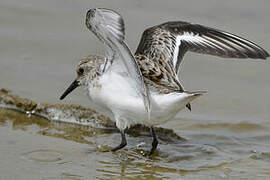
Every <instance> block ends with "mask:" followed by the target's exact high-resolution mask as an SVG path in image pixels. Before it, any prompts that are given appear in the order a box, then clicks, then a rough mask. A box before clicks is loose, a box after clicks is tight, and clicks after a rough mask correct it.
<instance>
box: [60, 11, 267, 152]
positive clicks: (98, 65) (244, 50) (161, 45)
mask: <svg viewBox="0 0 270 180" xmlns="http://www.w3.org/2000/svg"><path fill="white" fill-rule="evenodd" d="M85 23H86V26H87V28H88V29H89V30H90V31H92V32H93V33H94V34H95V35H96V36H97V37H98V38H99V40H100V41H102V42H103V43H104V44H105V46H106V50H107V54H106V57H103V56H89V57H87V58H85V59H83V60H81V61H80V63H79V64H78V66H77V78H76V80H75V81H74V82H73V83H72V84H71V85H70V86H69V88H68V89H67V90H66V91H65V92H64V94H63V95H62V96H61V97H60V99H64V98H65V97H66V95H67V94H69V93H70V92H71V91H72V90H74V89H75V88H76V87H78V86H84V87H86V88H87V92H88V95H89V98H90V102H91V105H92V106H93V107H94V108H95V109H96V110H97V111H98V112H100V113H103V114H104V115H106V116H108V117H110V118H111V120H113V121H115V122H116V126H117V128H118V129H119V130H120V132H121V136H122V141H121V144H120V145H118V146H116V147H115V148H113V149H112V151H116V150H118V149H121V148H123V147H124V146H126V144H127V142H126V137H125V131H126V130H127V129H128V128H130V127H131V126H132V125H135V124H143V125H145V126H148V127H150V130H151V134H152V136H153V142H152V149H151V151H150V154H153V152H154V151H155V149H156V148H157V145H158V140H157V137H156V134H155V131H154V126H155V125H160V124H162V123H165V122H166V121H168V120H170V119H172V118H174V117H175V115H176V113H178V112H179V111H180V110H181V109H183V108H185V107H187V108H189V109H190V108H191V107H190V104H189V103H190V102H191V101H193V100H194V99H195V98H197V97H199V96H200V95H202V94H203V93H204V91H197V92H190V91H185V90H184V88H183V86H181V84H180V82H179V78H178V74H179V70H180V64H181V62H182V59H183V57H184V54H185V53H186V52H187V51H191V52H197V53H203V54H210V55H215V56H219V57H224V58H253V59H266V58H267V57H269V54H268V53H267V52H266V51H265V50H264V49H263V48H261V47H260V46H258V45H256V44H254V43H253V42H250V41H248V40H246V39H243V38H241V37H239V36H236V35H233V34H231V33H228V32H225V31H221V30H217V29H214V28H209V27H206V26H202V25H198V24H191V23H188V22H181V21H175V22H167V23H164V24H161V25H157V26H154V27H151V28H148V29H146V30H145V31H144V33H143V35H142V37H141V41H140V43H139V46H138V48H137V50H136V53H135V55H134V56H133V54H132V53H131V51H130V50H129V48H128V46H127V45H126V43H125V42H124V37H125V26H124V21H123V19H122V17H121V16H120V15H119V14H118V13H117V12H115V11H113V10H109V9H104V8H96V9H90V10H89V11H88V12H87V14H86V22H85Z"/></svg>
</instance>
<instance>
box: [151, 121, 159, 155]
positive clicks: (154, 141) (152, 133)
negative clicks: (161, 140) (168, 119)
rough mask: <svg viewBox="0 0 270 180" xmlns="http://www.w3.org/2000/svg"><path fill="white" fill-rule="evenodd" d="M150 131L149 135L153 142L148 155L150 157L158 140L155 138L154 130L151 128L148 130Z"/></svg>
mask: <svg viewBox="0 0 270 180" xmlns="http://www.w3.org/2000/svg"><path fill="white" fill-rule="evenodd" d="M150 131H151V135H152V137H153V142H152V148H151V151H150V154H149V155H152V154H153V153H154V152H155V150H156V149H157V146H158V139H157V136H156V133H155V129H154V127H153V126H152V127H151V128H150Z"/></svg>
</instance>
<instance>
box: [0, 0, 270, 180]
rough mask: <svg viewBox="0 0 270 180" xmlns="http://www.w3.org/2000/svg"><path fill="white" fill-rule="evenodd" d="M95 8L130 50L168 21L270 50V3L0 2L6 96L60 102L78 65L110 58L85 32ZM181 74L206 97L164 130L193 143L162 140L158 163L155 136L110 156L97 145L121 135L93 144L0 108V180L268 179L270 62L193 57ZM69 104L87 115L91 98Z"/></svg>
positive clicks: (0, 77)
mask: <svg viewBox="0 0 270 180" xmlns="http://www.w3.org/2000/svg"><path fill="white" fill-rule="evenodd" d="M91 7H107V8H112V9H115V10H117V11H119V12H120V13H121V14H122V15H123V17H124V20H125V24H126V31H127V32H126V41H127V43H128V44H129V46H130V48H131V49H132V50H133V51H134V50H135V49H136V46H137V44H138V42H139V38H140V36H141V33H142V32H143V30H144V29H145V28H146V27H149V26H152V25H156V24H159V23H163V22H165V21H168V20H184V21H191V22H195V23H200V24H204V25H207V26H211V27H216V28H219V29H223V30H226V31H229V32H233V33H235V34H238V35H240V36H243V37H245V38H248V39H250V40H252V41H254V42H256V43H258V44H259V45H261V46H262V47H265V49H266V50H267V51H268V52H269V51H270V40H269V39H270V25H269V23H268V21H269V15H270V14H269V7H270V2H269V1H267V0H261V1H252V0H239V1H213V0H205V1H200V2H198V1H195V0H191V1H188V2H186V1H156V0H149V1H147V2H145V1H141V0H140V1H124V0H117V1H108V2H107V1H86V0H77V1H71V0H65V1H64V0H58V1H53V0H48V1H41V0H1V1H0V27H1V28H0V88H8V89H11V90H12V91H13V92H14V93H15V94H18V95H20V96H21V97H25V98H29V99H33V100H35V101H37V102H47V103H59V100H58V99H59V96H60V95H61V93H62V92H63V91H64V90H65V88H66V87H67V86H68V85H69V83H70V82H72V81H73V79H74V78H75V65H76V64H77V62H78V61H79V59H81V58H82V57H85V56H88V55H89V54H102V53H103V46H102V44H101V43H100V42H99V41H98V40H97V39H96V38H95V37H94V35H93V34H91V33H90V32H89V31H88V30H87V29H86V27H85V25H84V17H85V13H86V10H87V9H89V8H91ZM183 67H184V68H183V69H182V71H181V73H180V79H181V82H182V83H183V85H184V87H185V88H186V89H187V90H192V91H196V90H207V91H208V93H207V94H206V95H204V96H202V97H201V98H199V99H198V100H197V101H195V102H194V103H192V109H193V110H192V112H188V111H186V110H184V111H183V112H180V113H179V114H178V116H177V118H176V119H175V120H173V121H171V122H168V123H167V124H165V125H163V126H162V127H166V128H170V129H173V130H174V131H175V132H176V133H177V134H178V135H179V136H181V137H183V138H185V139H186V140H187V141H180V140H179V141H173V142H170V141H167V140H161V145H160V146H159V150H158V153H157V154H156V156H154V157H153V159H151V158H148V157H146V156H144V155H143V154H144V152H145V151H146V150H147V149H148V148H149V146H148V144H149V143H150V142H151V137H150V136H149V135H148V134H147V133H146V134H145V135H143V136H139V137H135V136H134V135H129V136H128V143H129V144H128V146H127V147H126V148H125V149H124V150H123V151H119V152H118V153H104V152H101V151H100V150H99V148H98V147H99V146H100V145H102V146H103V145H105V144H108V145H109V147H111V146H114V145H115V144H116V143H118V141H119V138H120V136H119V134H117V133H103V134H100V135H98V136H91V135H90V134H87V129H86V130H85V131H84V130H82V128H81V127H80V126H76V125H70V124H69V125H65V124H62V123H61V124H54V123H53V124H52V123H51V122H49V121H47V120H45V119H40V118H38V117H28V116H26V115H25V114H22V113H18V112H14V111H7V110H3V109H1V121H0V137H1V138H0V147H1V148H0V160H1V165H0V179H94V177H96V178H97V179H121V178H122V179H136V178H137V179H138V178H141V179H179V177H182V179H241V178H242V179H269V172H270V169H269V157H270V155H269V153H270V152H269V149H270V148H269V146H270V142H269V132H270V131H269V126H270V111H269V107H270V101H269V100H270V99H269V92H270V80H269V77H270V71H269V69H270V63H269V60H268V61H259V60H240V61H237V60H235V59H231V60H227V59H226V60H222V59H220V58H216V57H211V56H205V55H197V54H192V53H188V54H187V55H186V56H185V61H184V64H183ZM65 103H73V104H80V105H84V106H86V107H87V105H88V100H87V98H85V95H84V93H83V90H76V91H75V92H74V93H73V94H72V95H70V96H69V97H67V99H66V100H65ZM82 136H83V138H82ZM143 142H145V143H146V144H143ZM140 144H142V145H141V146H138V145H140Z"/></svg>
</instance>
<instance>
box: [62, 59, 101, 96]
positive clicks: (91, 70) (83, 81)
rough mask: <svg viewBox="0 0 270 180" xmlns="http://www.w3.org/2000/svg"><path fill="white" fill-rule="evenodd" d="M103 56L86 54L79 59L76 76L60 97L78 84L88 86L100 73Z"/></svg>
mask: <svg viewBox="0 0 270 180" xmlns="http://www.w3.org/2000/svg"><path fill="white" fill-rule="evenodd" d="M104 62H105V58H104V57H101V56H88V57H87V58H84V59H82V60H80V62H79V64H78V65H77V67H76V73H77V78H76V79H75V80H74V81H73V82H72V83H71V85H70V86H69V87H68V88H67V90H66V91H65V92H64V93H63V95H62V96H61V97H60V100H62V99H64V98H65V97H66V96H67V95H68V94H69V93H71V92H72V91H73V90H74V89H76V88H77V87H79V86H86V87H87V86H88V85H89V84H91V82H92V81H93V80H94V79H95V78H97V77H98V76H99V75H100V72H101V66H102V65H103V64H104Z"/></svg>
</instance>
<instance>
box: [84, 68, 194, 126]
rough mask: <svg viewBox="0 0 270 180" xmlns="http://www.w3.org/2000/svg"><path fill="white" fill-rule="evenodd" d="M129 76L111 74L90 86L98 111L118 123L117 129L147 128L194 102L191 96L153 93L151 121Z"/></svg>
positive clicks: (162, 121) (164, 120) (113, 72)
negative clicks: (141, 125)
mask: <svg viewBox="0 0 270 180" xmlns="http://www.w3.org/2000/svg"><path fill="white" fill-rule="evenodd" d="M130 81H132V79H130V78H129V77H128V76H127V74H124V73H119V72H115V71H108V72H106V73H105V74H104V75H102V76H101V77H100V79H99V83H100V87H91V86H89V96H90V99H91V101H92V104H94V105H95V109H96V110H97V111H98V112H100V113H103V114H104V115H106V116H109V117H110V118H111V119H112V120H114V121H116V125H117V127H118V128H119V129H120V130H121V129H125V128H129V127H130V126H131V125H134V124H144V125H146V126H152V125H158V124H162V123H164V122H166V121H168V120H170V119H172V118H173V117H174V116H175V115H176V113H177V112H179V111H180V110H181V109H183V108H184V107H185V105H186V104H187V103H188V102H190V101H191V100H193V99H194V98H195V97H192V95H190V94H186V93H170V94H157V93H153V92H152V93H151V119H148V115H147V113H146V110H145V106H144V104H143V101H142V99H141V98H139V96H138V95H137V93H136V91H135V88H133V87H132V84H131V83H129V82H130Z"/></svg>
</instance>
